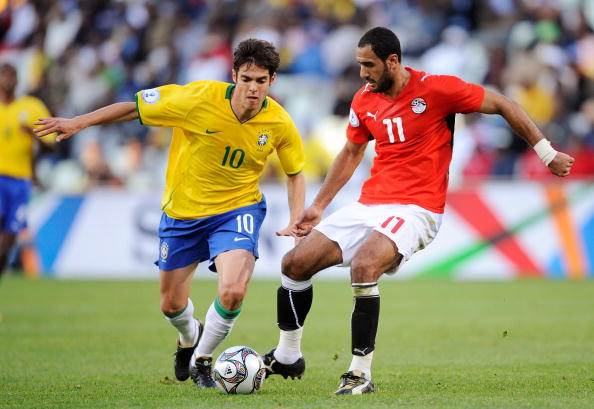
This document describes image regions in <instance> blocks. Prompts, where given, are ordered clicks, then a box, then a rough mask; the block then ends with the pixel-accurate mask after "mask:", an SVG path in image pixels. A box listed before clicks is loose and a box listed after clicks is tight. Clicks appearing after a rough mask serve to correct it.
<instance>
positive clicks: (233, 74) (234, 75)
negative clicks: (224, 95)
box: [231, 70, 237, 84]
mask: <svg viewBox="0 0 594 409" xmlns="http://www.w3.org/2000/svg"><path fill="white" fill-rule="evenodd" d="M231 79H232V80H233V82H234V83H235V84H237V71H235V70H231Z"/></svg>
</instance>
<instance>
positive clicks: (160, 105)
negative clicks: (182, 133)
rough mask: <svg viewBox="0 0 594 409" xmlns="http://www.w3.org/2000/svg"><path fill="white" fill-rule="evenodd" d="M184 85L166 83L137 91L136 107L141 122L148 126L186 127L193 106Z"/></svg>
mask: <svg viewBox="0 0 594 409" xmlns="http://www.w3.org/2000/svg"><path fill="white" fill-rule="evenodd" d="M186 94H187V89H186V87H185V86H182V85H176V84H172V85H164V86H162V87H157V88H152V89H145V90H142V91H138V92H137V93H136V109H137V110H138V119H139V120H140V123H141V124H143V125H148V126H166V127H171V128H184V125H185V120H186V117H187V116H188V112H190V110H191V109H192V108H193V104H192V103H190V102H189V100H191V99H189V98H187V96H186Z"/></svg>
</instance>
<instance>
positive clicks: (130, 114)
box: [33, 102, 138, 141]
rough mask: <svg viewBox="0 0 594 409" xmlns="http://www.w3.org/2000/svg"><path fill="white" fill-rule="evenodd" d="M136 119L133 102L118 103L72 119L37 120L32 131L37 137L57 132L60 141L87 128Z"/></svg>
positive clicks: (52, 118) (57, 138) (136, 114)
mask: <svg viewBox="0 0 594 409" xmlns="http://www.w3.org/2000/svg"><path fill="white" fill-rule="evenodd" d="M136 118H138V113H137V112H136V104H135V103H134V102H118V103H115V104H111V105H108V106H106V107H103V108H99V109H98V110H96V111H93V112H90V113H88V114H84V115H79V116H76V117H74V118H57V117H50V118H42V119H39V120H38V121H36V122H35V126H37V128H35V129H34V130H33V131H34V132H35V135H36V136H37V137H42V136H45V135H49V134H51V133H53V132H57V133H58V136H57V137H56V140H57V141H62V140H64V139H68V138H70V137H71V136H72V135H74V134H75V133H77V132H79V131H81V130H83V129H85V128H88V127H89V126H93V125H100V124H107V123H110V122H122V121H131V120H133V119H136Z"/></svg>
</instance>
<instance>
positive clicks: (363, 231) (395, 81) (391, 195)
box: [264, 27, 574, 395]
mask: <svg viewBox="0 0 594 409" xmlns="http://www.w3.org/2000/svg"><path fill="white" fill-rule="evenodd" d="M357 61H358V63H359V65H360V75H361V78H362V79H363V80H364V81H365V85H364V86H363V87H362V88H361V89H360V90H358V91H357V93H356V94H355V96H354V98H353V101H352V105H351V112H350V118H349V125H348V129H347V141H346V143H345V145H344V147H343V149H342V151H341V152H340V153H339V154H338V156H337V157H336V159H335V160H334V164H333V166H332V168H331V169H330V171H329V172H328V175H327V176H326V179H325V181H324V183H323V185H322V187H321V188H320V191H319V192H318V194H317V196H316V198H315V199H314V201H313V203H312V204H311V206H310V207H309V208H307V209H306V210H305V211H304V212H303V213H302V215H301V217H300V219H299V220H298V221H297V222H296V227H297V228H298V230H299V232H300V234H302V235H306V236H307V237H305V238H304V239H303V240H302V241H301V243H300V244H299V245H298V246H297V247H296V248H294V249H293V250H291V251H290V252H289V253H287V254H286V255H285V257H284V258H283V261H282V276H281V280H282V281H281V287H280V288H279V289H278V293H277V309H278V311H277V313H278V326H279V328H280V330H281V331H280V338H279V343H278V346H277V347H276V348H275V349H273V350H272V351H270V352H269V353H268V354H266V355H265V356H264V362H265V364H266V366H267V375H271V374H280V375H282V376H284V377H287V376H288V377H292V378H293V377H300V376H301V375H302V374H303V372H304V371H305V360H304V359H303V356H302V354H301V346H300V345H301V335H302V331H303V324H304V321H305V317H306V316H307V313H308V312H309V309H310V306H311V302H312V297H313V291H312V283H311V278H312V276H313V275H314V274H316V273H317V272H318V271H320V270H323V269H325V268H327V267H330V266H334V265H338V264H342V265H350V268H351V285H352V289H353V296H354V308H353V313H352V316H351V333H352V345H351V350H352V355H353V356H352V361H351V364H350V367H349V369H348V370H347V372H346V373H345V374H343V375H342V377H341V381H340V385H339V387H338V390H337V391H336V394H339V395H342V394H361V393H370V392H373V391H374V386H373V383H372V381H371V361H372V358H373V351H374V349H375V336H376V333H377V325H378V318H379V307H380V297H379V288H378V279H379V278H380V277H381V276H382V274H384V273H385V274H391V273H394V272H396V270H397V269H398V267H399V266H401V265H402V263H404V262H405V261H407V260H408V259H409V258H410V257H411V256H412V255H413V254H414V253H415V252H417V251H419V250H421V249H423V248H425V247H426V246H427V245H428V244H429V243H430V242H431V241H432V240H433V239H434V238H435V235H436V234H437V231H438V230H439V227H440V225H441V220H442V214H443V211H444V206H445V196H446V190H447V185H448V167H449V165H450V160H451V158H452V140H453V132H454V119H455V115H456V114H457V113H470V112H482V113H485V114H499V115H501V116H502V117H503V118H505V120H506V121H507V122H508V123H509V125H510V126H511V128H512V129H513V130H514V131H515V133H517V134H518V135H519V136H520V137H522V138H523V139H524V140H525V141H526V142H527V143H529V144H530V145H531V146H532V147H533V148H534V149H535V151H536V153H537V154H538V156H539V157H540V158H541V159H542V161H543V162H544V163H545V164H546V166H548V168H549V169H550V171H551V172H552V173H553V174H555V175H557V176H567V175H568V174H569V172H570V170H571V166H572V165H573V162H574V159H573V158H571V157H570V156H568V155H566V154H565V153H562V152H557V151H555V150H554V149H553V148H552V147H551V145H550V143H549V142H548V141H547V140H546V139H545V138H544V137H543V135H542V134H541V132H540V131H539V129H538V128H537V127H536V125H535V124H534V123H533V122H532V121H531V120H530V118H529V117H528V116H527V115H526V113H525V112H524V111H523V110H522V109H521V108H520V107H519V106H518V104H516V103H514V102H512V101H510V100H509V99H507V98H506V97H504V96H503V95H500V94H498V93H496V92H494V91H490V90H487V89H485V88H483V87H481V86H479V85H475V84H469V83H467V82H464V81H463V80H461V79H459V78H457V77H454V76H449V75H431V74H428V73H425V72H421V71H416V70H414V69H412V68H409V67H405V66H404V65H402V63H401V50H400V42H399V40H398V37H396V35H395V34H394V33H393V32H392V31H390V30H388V29H387V28H383V27H376V28H373V29H371V30H369V31H368V32H367V33H365V34H364V35H363V37H362V38H361V40H360V41H359V44H358V48H357ZM373 139H374V140H375V151H376V156H375V158H374V162H373V167H372V168H371V176H370V177H369V179H368V180H367V181H366V182H365V183H364V185H363V188H362V191H361V196H360V197H359V200H358V201H357V202H355V203H353V204H350V205H348V206H346V207H343V208H341V209H339V210H338V211H336V212H335V213H333V214H332V215H330V216H329V217H327V218H326V219H324V220H323V221H322V222H321V223H320V220H321V216H322V212H323V211H324V209H325V208H326V207H327V206H328V204H329V203H330V202H331V201H332V199H333V198H334V196H335V195H336V194H337V193H338V191H339V190H340V189H341V188H342V187H343V186H344V185H345V183H346V182H347V181H348V180H349V179H350V177H351V176H352V174H353V172H354V171H355V169H356V168H357V166H358V165H359V163H360V162H361V159H362V158H363V154H364V152H365V148H366V146H367V143H368V142H369V141H370V140H373Z"/></svg>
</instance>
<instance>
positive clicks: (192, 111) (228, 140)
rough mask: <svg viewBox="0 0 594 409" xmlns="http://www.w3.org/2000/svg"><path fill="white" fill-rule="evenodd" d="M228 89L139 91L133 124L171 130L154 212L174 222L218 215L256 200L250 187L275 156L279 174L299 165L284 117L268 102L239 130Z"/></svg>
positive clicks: (218, 85)
mask: <svg viewBox="0 0 594 409" xmlns="http://www.w3.org/2000/svg"><path fill="white" fill-rule="evenodd" d="M233 89H234V85H233V84H228V83H224V82H218V81H196V82H192V83H189V84H187V85H183V86H182V85H165V86H162V87H158V88H154V89H149V90H143V91H139V92H138V93H137V94H136V104H137V109H138V115H139V119H140V122H141V123H142V124H144V125H149V126H165V127H171V128H173V136H172V140H171V146H170V150H169V159H168V164H167V173H166V177H165V192H164V194H163V199H162V202H161V206H162V209H163V211H164V212H165V213H166V214H167V215H168V216H169V217H172V218H175V219H196V218H200V217H206V216H212V215H216V214H220V213H224V212H227V211H230V210H233V209H236V208H238V207H242V206H247V205H250V204H254V203H257V202H259V201H260V200H262V193H261V192H260V188H259V185H258V182H259V180H260V176H261V175H262V172H263V169H264V165H265V163H266V159H267V158H268V156H269V155H270V154H271V153H272V152H273V151H276V154H277V155H278V157H279V159H280V162H281V165H282V168H283V170H284V172H285V173H287V174H289V175H291V174H296V173H299V172H301V170H302V168H303V165H304V162H305V158H304V153H303V145H302V142H301V138H300V136H299V132H298V131H297V128H296V127H295V124H294V123H293V120H292V119H291V117H290V116H289V114H288V113H287V112H286V111H285V110H284V109H283V108H282V107H281V106H280V104H278V103H277V102H276V101H274V100H273V99H271V98H270V97H266V99H265V100H264V102H263V104H262V108H261V110H260V112H258V114H256V115H255V116H254V117H253V118H251V119H250V120H248V121H246V122H244V123H241V122H240V121H239V120H238V119H237V117H236V116H235V113H234V112H233V110H232V108H231V96H232V94H233Z"/></svg>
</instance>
